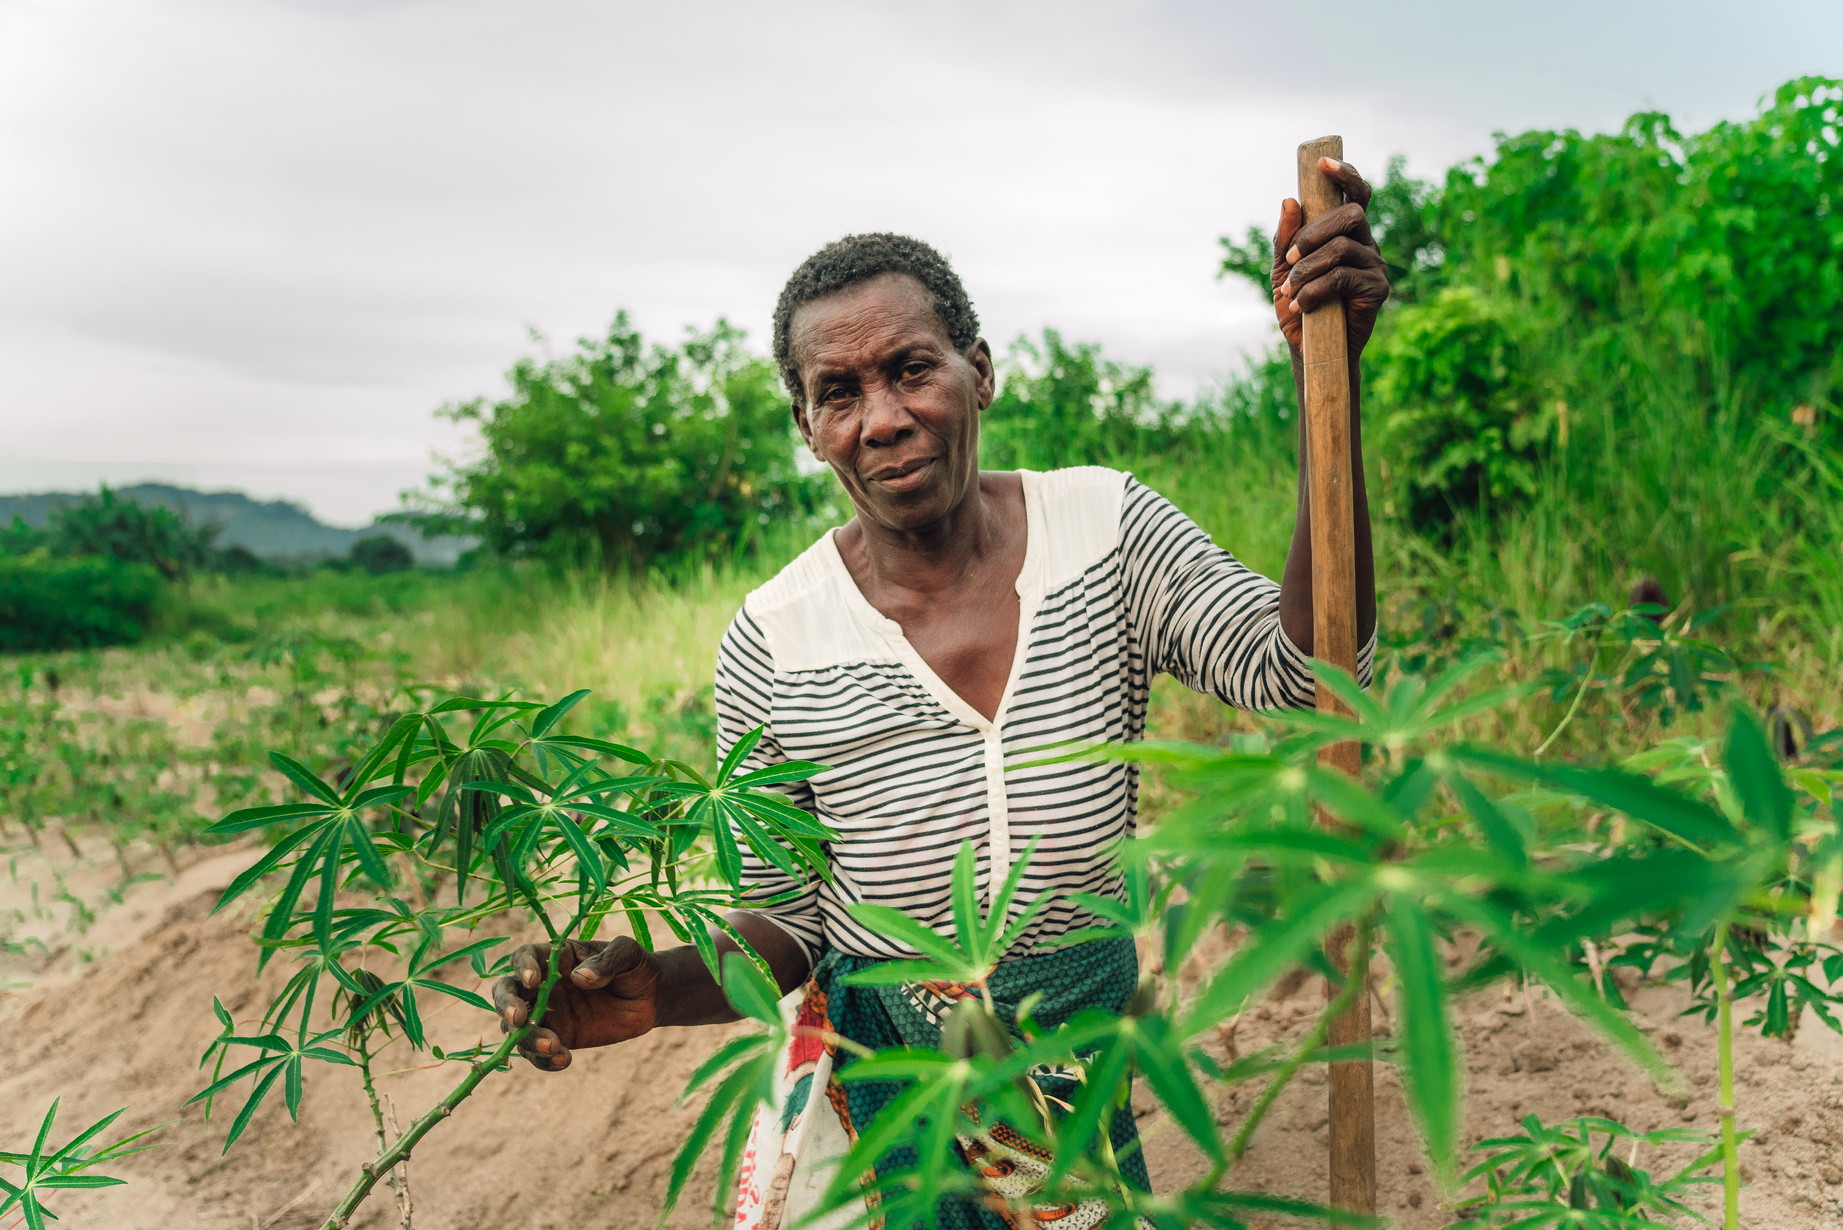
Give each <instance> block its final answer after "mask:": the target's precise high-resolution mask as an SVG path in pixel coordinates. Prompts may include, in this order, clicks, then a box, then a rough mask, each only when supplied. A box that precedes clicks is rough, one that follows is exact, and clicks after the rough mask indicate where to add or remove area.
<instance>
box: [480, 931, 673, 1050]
mask: <svg viewBox="0 0 1843 1230" xmlns="http://www.w3.org/2000/svg"><path fill="white" fill-rule="evenodd" d="M549 968H550V945H549V944H526V945H525V946H524V947H522V948H520V949H519V950H518V951H516V952H514V953H513V954H512V972H511V973H510V974H508V975H506V976H505V977H504V978H501V979H500V980H499V981H498V982H496V983H494V984H493V1007H494V1008H495V1009H497V1011H498V1013H499V1029H500V1032H501V1033H510V1032H511V1031H512V1030H514V1029H517V1028H518V1027H519V1026H520V1025H523V1024H524V1023H525V1022H526V1021H527V1020H529V1019H530V1016H531V1009H532V1007H533V1006H534V1005H535V1004H536V1003H537V998H538V987H539V986H540V985H541V984H542V983H543V981H544V973H545V971H546V970H548V969H549ZM557 970H558V973H559V975H560V976H559V977H558V979H557V983H556V985H555V986H554V987H552V988H551V991H550V1002H549V1003H548V1004H547V1005H546V1007H545V1010H544V1020H543V1021H542V1022H541V1023H540V1024H539V1026H538V1027H537V1028H536V1029H534V1030H532V1031H531V1032H530V1033H528V1034H526V1035H525V1036H524V1037H523V1038H522V1039H520V1041H519V1044H518V1053H519V1054H521V1055H523V1056H524V1057H525V1058H526V1059H529V1060H530V1061H531V1065H532V1066H533V1067H535V1068H537V1069H538V1070H539V1071H542V1072H561V1071H563V1069H565V1068H567V1067H569V1066H570V1052H571V1051H573V1050H576V1049H578V1048H580V1047H586V1046H608V1045H610V1044H611V1043H615V1042H625V1041H627V1040H628V1039H629V1038H637V1037H639V1036H640V1035H641V1034H643V1033H645V1032H647V1031H648V1030H650V1029H651V1028H653V1026H654V1025H656V1024H658V1022H659V1000H658V991H659V979H660V968H659V959H658V957H656V956H654V955H653V954H652V953H650V952H648V951H647V950H646V949H644V948H642V947H641V946H640V945H639V944H637V943H635V942H634V941H633V940H632V939H630V938H629V937H627V936H624V935H623V936H619V937H617V938H615V939H612V940H569V941H567V942H566V943H565V944H564V946H563V951H562V953H561V954H560V955H559V956H558V958H557Z"/></svg>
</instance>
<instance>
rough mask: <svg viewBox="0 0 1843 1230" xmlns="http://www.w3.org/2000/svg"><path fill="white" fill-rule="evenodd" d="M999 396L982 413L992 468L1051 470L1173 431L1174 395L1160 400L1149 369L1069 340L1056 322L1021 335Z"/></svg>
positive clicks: (1124, 450)
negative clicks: (1038, 335) (1039, 333)
mask: <svg viewBox="0 0 1843 1230" xmlns="http://www.w3.org/2000/svg"><path fill="white" fill-rule="evenodd" d="M1000 377H1001V381H1000V386H999V392H998V396H997V398H995V399H994V400H993V402H992V404H991V406H990V407H988V408H987V410H986V412H985V414H984V416H982V418H981V420H980V428H979V431H980V440H979V453H980V460H981V461H982V463H983V464H985V465H986V466H988V467H991V468H995V469H1006V470H1008V469H1016V468H1019V467H1022V468H1025V469H1031V470H1053V469H1057V468H1059V467H1061V466H1073V465H1090V464H1094V463H1097V462H1105V461H1107V460H1109V459H1111V458H1117V457H1128V456H1132V455H1133V454H1135V453H1137V452H1140V451H1142V450H1144V449H1145V448H1146V447H1147V446H1148V445H1150V444H1152V443H1154V442H1155V441H1156V440H1157V439H1158V438H1160V437H1162V436H1165V435H1168V434H1170V432H1171V430H1172V428H1173V427H1175V426H1176V425H1177V423H1178V421H1179V418H1180V408H1179V407H1178V406H1177V405H1176V404H1175V403H1167V402H1161V401H1159V400H1158V395H1157V390H1156V389H1155V388H1154V387H1153V384H1152V369H1151V368H1149V367H1134V366H1132V365H1131V364H1126V363H1120V362H1116V361H1115V360H1112V359H1106V358H1103V357H1102V356H1101V348H1100V347H1099V346H1097V345H1094V344H1093V343H1091V342H1089V343H1078V344H1076V345H1073V346H1071V345H1069V344H1067V343H1065V342H1064V341H1063V340H1062V335H1061V334H1060V333H1058V332H1056V330H1054V329H1045V330H1044V331H1043V340H1042V343H1041V344H1038V343H1036V342H1033V341H1031V340H1030V339H1028V338H1023V337H1020V338H1018V340H1017V341H1015V342H1013V343H1011V349H1010V352H1009V354H1008V355H1007V356H1006V358H1005V361H1004V362H1003V363H1002V364H1001V368H1000Z"/></svg>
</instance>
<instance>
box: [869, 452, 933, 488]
mask: <svg viewBox="0 0 1843 1230" xmlns="http://www.w3.org/2000/svg"><path fill="white" fill-rule="evenodd" d="M933 466H934V458H932V457H923V458H920V459H919V460H916V461H910V462H906V463H905V464H903V465H899V466H892V467H890V468H889V469H887V470H882V471H879V472H878V473H877V475H876V476H875V477H874V478H872V479H871V480H870V481H871V482H873V483H876V484H877V485H878V486H879V487H882V488H883V489H884V490H885V491H896V492H902V491H913V490H915V489H916V488H917V487H919V486H921V485H922V484H923V483H925V482H927V481H928V475H929V474H930V473H931V472H932V469H933Z"/></svg>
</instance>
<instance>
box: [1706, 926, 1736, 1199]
mask: <svg viewBox="0 0 1843 1230" xmlns="http://www.w3.org/2000/svg"><path fill="white" fill-rule="evenodd" d="M1727 951H1728V920H1727V919H1725V918H1724V919H1722V920H1721V922H1719V923H1717V924H1716V926H1715V947H1714V951H1713V952H1711V953H1710V954H1709V971H1710V974H1711V975H1712V976H1713V978H1714V981H1715V1056H1716V1059H1715V1062H1716V1067H1717V1070H1718V1073H1719V1078H1720V1085H1719V1093H1718V1094H1717V1097H1718V1101H1717V1103H1716V1105H1717V1107H1718V1108H1719V1111H1720V1114H1721V1189H1722V1222H1721V1224H1722V1230H1740V1225H1741V1160H1740V1151H1739V1147H1738V1146H1737V1145H1736V1143H1735V1139H1734V997H1733V996H1732V995H1731V994H1730V993H1729V989H1728V960H1727Z"/></svg>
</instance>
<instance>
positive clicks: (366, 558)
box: [346, 534, 416, 577]
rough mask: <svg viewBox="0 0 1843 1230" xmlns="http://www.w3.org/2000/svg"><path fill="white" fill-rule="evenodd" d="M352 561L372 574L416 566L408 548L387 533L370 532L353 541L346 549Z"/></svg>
mask: <svg viewBox="0 0 1843 1230" xmlns="http://www.w3.org/2000/svg"><path fill="white" fill-rule="evenodd" d="M346 554H347V555H349V556H350V557H351V559H352V562H353V563H354V564H355V565H357V566H358V567H360V568H363V569H364V570H365V571H366V572H369V573H370V574H371V575H372V576H374V577H377V576H383V575H384V574H385V573H387V572H402V571H403V570H404V569H406V568H414V567H415V566H416V557H415V556H414V555H412V554H410V549H409V548H408V547H406V546H404V545H403V544H402V543H401V542H398V541H397V540H396V539H395V538H392V537H391V536H390V535H388V534H372V535H369V536H367V537H365V538H360V539H357V540H356V541H354V542H353V543H352V545H351V547H349V548H348V549H347V551H346Z"/></svg>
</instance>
